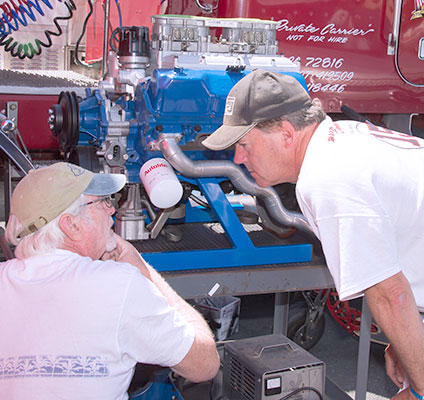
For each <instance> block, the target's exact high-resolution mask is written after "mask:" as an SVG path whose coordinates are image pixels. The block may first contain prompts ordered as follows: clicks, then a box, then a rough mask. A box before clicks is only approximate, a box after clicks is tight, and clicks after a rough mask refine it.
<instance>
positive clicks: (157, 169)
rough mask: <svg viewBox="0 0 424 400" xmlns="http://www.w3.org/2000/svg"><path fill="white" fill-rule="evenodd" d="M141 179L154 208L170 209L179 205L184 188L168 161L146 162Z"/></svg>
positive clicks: (154, 159) (153, 159)
mask: <svg viewBox="0 0 424 400" xmlns="http://www.w3.org/2000/svg"><path fill="white" fill-rule="evenodd" d="M140 179H141V182H142V183H143V186H144V188H145V189H146V192H147V194H148V196H149V198H150V201H151V202H152V203H153V205H154V206H156V207H158V208H169V207H172V206H175V204H177V203H178V202H179V201H180V199H181V197H182V195H183V187H182V186H181V183H180V181H179V180H178V178H177V175H175V172H174V170H173V168H172V167H171V165H169V163H168V161H166V160H165V159H163V158H152V159H151V160H148V161H146V162H145V163H144V164H143V166H142V167H141V170H140Z"/></svg>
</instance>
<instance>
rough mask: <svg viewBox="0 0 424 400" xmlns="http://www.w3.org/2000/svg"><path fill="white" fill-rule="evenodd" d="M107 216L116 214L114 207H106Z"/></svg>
mask: <svg viewBox="0 0 424 400" xmlns="http://www.w3.org/2000/svg"><path fill="white" fill-rule="evenodd" d="M107 210H108V212H109V215H113V214H115V213H116V208H115V207H114V206H111V207H108V208H107Z"/></svg>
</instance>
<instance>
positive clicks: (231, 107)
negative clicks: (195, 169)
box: [202, 69, 312, 150]
mask: <svg viewBox="0 0 424 400" xmlns="http://www.w3.org/2000/svg"><path fill="white" fill-rule="evenodd" d="M311 105H312V101H311V98H310V97H309V94H308V92H307V91H306V90H305V88H304V87H303V86H302V85H301V84H300V83H299V82H298V81H297V80H296V78H294V77H293V76H290V75H283V74H279V73H275V72H271V71H264V70H260V69H256V70H254V71H252V72H251V73H250V74H249V75H247V76H245V77H244V78H243V79H241V80H240V81H238V82H237V83H236V85H235V86H234V87H233V88H232V89H231V91H230V93H228V96H227V101H226V103H225V112H224V123H223V125H222V126H221V127H220V128H218V129H217V130H216V131H215V132H214V133H212V134H211V135H210V136H208V137H207V138H206V139H205V140H204V141H203V142H202V144H203V145H204V146H205V147H207V148H209V149H211V150H224V149H226V148H227V147H230V146H232V145H233V144H234V143H236V142H238V141H239V140H240V139H241V138H242V137H243V136H244V135H246V134H247V133H248V132H249V131H250V130H251V129H253V128H254V127H255V126H256V125H257V124H258V123H260V122H264V121H268V120H270V119H273V118H277V117H280V116H282V115H286V114H290V113H293V112H295V111H299V110H301V109H303V108H309V107H310V106H311Z"/></svg>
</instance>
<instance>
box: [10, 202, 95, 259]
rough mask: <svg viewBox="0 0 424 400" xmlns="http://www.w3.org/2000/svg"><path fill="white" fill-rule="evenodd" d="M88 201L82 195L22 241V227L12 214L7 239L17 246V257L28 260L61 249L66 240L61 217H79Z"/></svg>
mask: <svg viewBox="0 0 424 400" xmlns="http://www.w3.org/2000/svg"><path fill="white" fill-rule="evenodd" d="M86 201H87V199H86V196H85V195H84V194H82V195H81V196H80V197H78V199H76V200H75V201H74V202H73V203H72V204H71V205H70V206H69V207H68V208H67V209H66V210H65V211H63V212H62V213H61V214H60V215H58V216H57V217H56V218H55V219H53V220H52V221H50V222H49V223H48V224H47V225H45V226H43V227H42V228H40V229H38V230H37V231H36V232H34V233H31V234H30V235H27V236H24V237H23V238H21V239H19V238H18V236H19V234H20V232H22V225H21V224H20V222H19V221H18V219H17V217H16V216H15V215H13V214H11V215H10V217H9V220H8V221H7V226H6V239H7V241H8V242H9V243H11V244H14V245H16V248H15V257H17V258H20V259H22V258H28V257H31V256H35V255H38V254H45V253H49V252H51V251H53V250H55V249H58V248H60V247H61V246H62V244H63V242H64V240H65V234H64V233H63V232H62V229H60V226H59V220H60V217H61V216H62V215H64V214H69V215H78V214H79V213H80V212H81V206H82V205H83V204H84V203H85V202H86Z"/></svg>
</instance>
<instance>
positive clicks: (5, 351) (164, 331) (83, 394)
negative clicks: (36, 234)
mask: <svg viewBox="0 0 424 400" xmlns="http://www.w3.org/2000/svg"><path fill="white" fill-rule="evenodd" d="M0 327H1V328H0V398H1V399H13V400H21V399H22V400H24V399H25V400H26V399H31V400H38V399H39V400H49V399H52V400H53V399H54V400H57V399H70V400H75V399H84V400H88V399H93V400H99V399H101V400H109V399H110V400H118V399H119V400H121V399H127V398H128V396H127V393H126V391H127V389H128V386H129V383H130V381H131V378H132V375H133V372H134V371H133V369H134V366H135V364H136V362H142V363H147V364H158V365H162V366H174V365H176V364H178V363H179V362H180V361H181V360H182V359H183V358H184V357H185V355H186V354H187V353H188V351H189V350H190V348H191V345H192V343H193V340H194V330H193V328H192V326H191V325H190V324H188V323H187V322H186V321H185V320H183V318H182V317H181V315H180V314H179V313H178V312H176V311H175V310H174V309H173V308H171V307H170V306H169V305H168V303H167V301H166V299H165V298H164V297H163V296H162V295H161V294H160V293H159V291H158V290H157V288H156V287H155V286H154V285H153V284H152V283H151V282H150V281H149V280H148V279H147V278H145V277H144V276H143V275H142V274H141V273H140V272H139V271H138V269H137V268H135V267H134V266H132V265H129V264H124V263H116V262H114V261H93V260H91V259H90V258H88V257H81V256H79V255H77V254H74V253H72V252H69V251H65V250H56V251H55V252H54V253H53V254H47V255H40V256H35V257H30V258H27V259H24V260H18V259H14V260H11V261H8V262H6V263H2V264H1V265H0Z"/></svg>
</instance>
